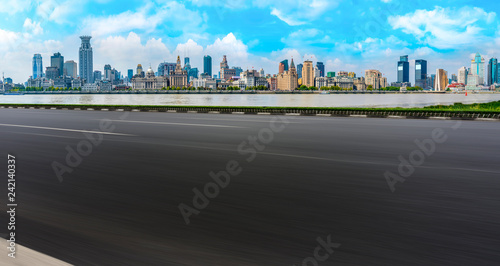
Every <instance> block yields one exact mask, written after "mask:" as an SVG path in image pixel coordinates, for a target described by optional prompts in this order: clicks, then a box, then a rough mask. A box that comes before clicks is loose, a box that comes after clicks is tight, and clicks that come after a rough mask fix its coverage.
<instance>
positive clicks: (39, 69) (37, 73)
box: [33, 54, 43, 79]
mask: <svg viewBox="0 0 500 266" xmlns="http://www.w3.org/2000/svg"><path fill="white" fill-rule="evenodd" d="M41 77H43V62H42V55H41V54H35V55H33V79H36V78H41Z"/></svg>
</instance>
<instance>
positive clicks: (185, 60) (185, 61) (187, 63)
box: [184, 57, 191, 66]
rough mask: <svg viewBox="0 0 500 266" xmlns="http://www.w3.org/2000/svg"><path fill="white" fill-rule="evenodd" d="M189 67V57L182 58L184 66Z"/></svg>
mask: <svg viewBox="0 0 500 266" xmlns="http://www.w3.org/2000/svg"><path fill="white" fill-rule="evenodd" d="M187 65H191V64H190V63H189V57H184V66H187Z"/></svg>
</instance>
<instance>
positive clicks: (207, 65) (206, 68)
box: [203, 55, 212, 77]
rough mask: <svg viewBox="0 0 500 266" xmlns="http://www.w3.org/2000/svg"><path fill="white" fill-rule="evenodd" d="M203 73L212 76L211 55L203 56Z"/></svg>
mask: <svg viewBox="0 0 500 266" xmlns="http://www.w3.org/2000/svg"><path fill="white" fill-rule="evenodd" d="M203 73H205V74H208V76H210V77H211V76H212V57H211V56H209V55H205V56H204V57H203Z"/></svg>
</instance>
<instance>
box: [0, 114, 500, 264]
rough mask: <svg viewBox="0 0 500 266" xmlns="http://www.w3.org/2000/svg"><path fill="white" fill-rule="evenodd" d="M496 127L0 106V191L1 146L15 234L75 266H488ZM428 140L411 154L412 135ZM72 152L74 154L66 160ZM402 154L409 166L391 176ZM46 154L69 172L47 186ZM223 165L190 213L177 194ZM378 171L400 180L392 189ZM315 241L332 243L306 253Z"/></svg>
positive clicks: (497, 240) (189, 194) (499, 208)
mask: <svg viewBox="0 0 500 266" xmlns="http://www.w3.org/2000/svg"><path fill="white" fill-rule="evenodd" d="M103 119H109V120H103ZM283 119H286V121H285V120H283ZM270 121H274V122H270ZM100 123H101V126H102V128H104V129H106V131H107V132H106V134H102V135H98V134H97V133H92V132H86V134H87V135H90V136H92V137H94V138H96V139H97V140H95V143H97V144H98V145H97V146H96V145H95V144H91V145H92V146H91V148H89V146H86V144H88V143H91V142H90V141H86V139H87V137H86V135H85V134H84V133H85V132H84V131H95V132H99V131H102V129H100V126H99V125H100ZM499 132H500V123H496V122H472V121H464V122H456V121H439V120H404V119H403V120H398V119H365V118H321V117H284V116H280V117H278V116H258V115H217V114H180V113H139V112H132V113H124V112H105V111H64V110H29V109H26V110H20V109H0V147H1V148H0V150H1V155H0V158H3V159H2V160H3V162H0V173H5V174H2V175H3V176H4V178H3V179H4V181H3V182H0V189H1V191H3V192H2V195H4V196H2V199H3V200H5V199H6V194H7V180H6V179H7V177H6V175H7V174H6V172H7V154H8V153H10V154H13V155H14V156H15V157H16V171H17V174H16V178H17V185H16V199H17V203H18V207H17V214H16V215H17V219H16V222H17V226H16V236H17V237H16V240H17V242H18V243H19V244H21V245H24V246H26V247H28V248H31V249H34V250H35V251H38V252H41V253H43V254H46V255H49V256H51V257H54V258H57V259H60V260H63V261H65V262H68V263H71V264H77V265H303V262H306V264H304V265H316V264H315V263H318V265H498V264H500V252H499V250H500V165H499V159H500V155H499V152H500V135H499ZM259 134H260V138H259ZM99 136H102V140H100V139H99V138H98V137H99ZM433 136H434V140H433V141H432V143H431V144H429V145H428V146H426V147H427V149H428V150H427V152H428V153H427V154H426V153H424V152H418V150H419V148H418V146H417V145H416V144H415V140H420V141H422V140H424V139H432V137H433ZM254 137H256V138H254ZM249 138H250V139H249ZM427 143H430V142H429V141H428V142H427ZM78 146H79V147H80V152H83V153H84V154H85V153H88V155H86V154H85V155H86V156H81V158H82V159H81V161H79V160H76V159H75V158H73V159H74V160H73V161H69V162H70V164H71V166H70V165H69V164H68V162H67V161H66V157H67V156H68V154H69V153H71V152H69V151H68V148H69V150H70V151H71V150H75V151H76V150H78V148H77V147H78ZM238 147H239V148H238ZM432 147H435V149H432ZM89 149H91V150H89ZM238 149H240V151H238ZM254 151H255V152H254ZM410 154H412V156H413V159H412V162H413V163H415V162H418V164H420V165H419V166H417V165H416V166H415V167H413V173H411V168H412V167H406V168H402V169H401V170H402V171H399V170H398V165H399V164H400V159H399V158H398V157H399V156H402V158H406V159H408V160H409V156H410ZM418 155H424V157H418ZM54 162H57V163H60V164H58V165H59V169H62V168H61V165H65V166H66V167H67V168H64V169H66V170H68V168H69V169H71V173H69V172H65V173H63V174H62V175H61V176H60V177H61V179H59V178H58V176H57V174H56V172H55V171H54V169H53V165H54ZM57 163H56V164H57ZM228 164H229V166H228ZM226 168H229V170H230V171H229V172H232V173H233V174H231V175H230V180H229V182H226V184H224V185H225V186H224V188H221V187H220V186H216V187H213V184H215V183H212V185H209V186H211V187H210V188H209V191H208V193H209V194H210V193H211V194H210V196H211V197H212V198H207V199H206V200H205V199H203V198H201V199H198V201H197V204H196V205H197V206H198V207H200V208H198V207H196V206H194V204H193V202H192V201H193V197H194V196H195V192H193V189H194V188H197V189H199V190H200V191H202V192H203V189H204V186H205V185H206V184H207V183H208V184H210V183H211V182H213V179H212V177H211V176H210V172H215V173H218V172H219V171H222V170H225V169H226ZM387 171H389V172H392V173H393V174H395V175H398V176H399V177H397V178H396V179H397V180H400V181H401V180H402V179H401V178H403V176H407V177H406V178H405V182H404V183H403V182H398V183H396V184H395V186H394V189H395V190H394V192H392V191H391V189H390V186H389V185H388V182H387V181H386V177H385V173H387ZM402 175H403V176H402ZM392 177H393V178H394V175H392ZM220 180H221V182H222V181H227V180H226V179H220ZM216 189H218V190H219V191H218V193H217V191H216ZM4 192H5V193H4ZM207 201H208V205H207V206H200V205H206V204H207ZM2 202H4V201H2ZM182 203H183V204H185V205H181V206H184V211H185V212H186V213H188V212H189V211H191V212H192V213H191V215H190V216H189V217H188V219H189V224H186V220H185V219H184V217H183V215H182V214H181V211H180V209H179V206H180V204H182ZM186 206H189V207H186ZM202 207H204V208H202ZM0 209H1V210H2V211H1V213H0V228H2V231H1V232H2V233H6V232H5V231H6V227H7V219H8V216H7V213H6V206H5V204H1V206H0ZM2 224H5V226H4V225H2ZM4 230H5V231H4ZM328 237H329V238H330V240H329V241H330V242H332V243H337V244H339V245H340V246H339V245H333V244H332V246H330V248H329V250H325V249H323V248H319V249H318V250H316V251H317V252H316V253H317V254H316V255H317V256H318V258H319V259H312V258H314V255H315V249H316V247H317V246H318V245H319V242H318V240H317V239H318V238H321V239H322V240H323V241H327V238H328ZM330 252H333V253H331V254H330ZM19 255H20V256H21V255H22V254H19ZM5 256H7V255H6V254H5ZM310 257H312V258H310ZM307 258H309V259H307Z"/></svg>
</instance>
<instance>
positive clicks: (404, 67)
mask: <svg viewBox="0 0 500 266" xmlns="http://www.w3.org/2000/svg"><path fill="white" fill-rule="evenodd" d="M403 82H410V62H408V56H407V55H404V56H401V57H400V59H399V62H398V83H403Z"/></svg>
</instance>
